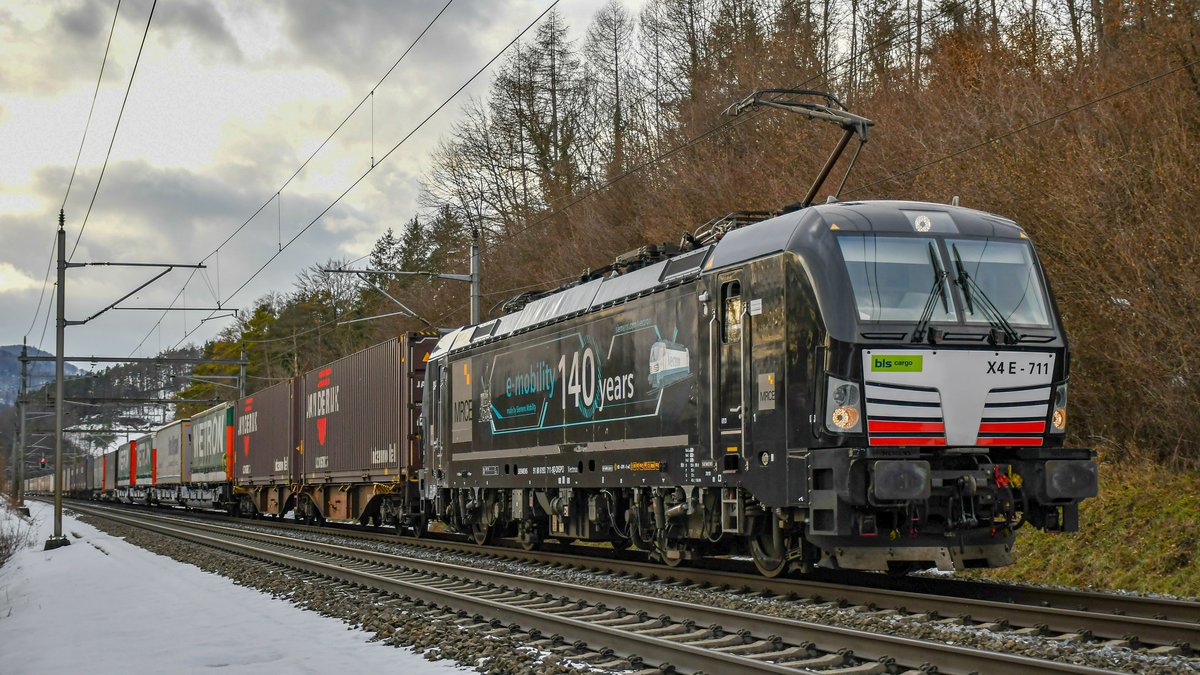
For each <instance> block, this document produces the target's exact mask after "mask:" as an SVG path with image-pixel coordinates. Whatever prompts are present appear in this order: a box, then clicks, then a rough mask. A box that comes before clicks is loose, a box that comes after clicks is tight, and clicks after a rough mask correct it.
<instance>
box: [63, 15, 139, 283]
mask: <svg viewBox="0 0 1200 675" xmlns="http://www.w3.org/2000/svg"><path fill="white" fill-rule="evenodd" d="M157 6H158V0H154V2H153V3H151V5H150V14H149V16H147V17H146V29H145V30H144V31H143V32H142V42H141V44H139V45H138V52H137V58H135V59H134V60H133V70H131V71H130V73H129V83H128V84H127V85H126V86H125V97H124V98H122V99H121V109H120V110H119V111H118V112H117V123H116V124H114V125H113V132H112V137H111V138H109V139H108V151H107V152H105V153H104V163H103V164H101V165H100V177H99V178H97V179H96V188H95V189H94V190H93V191H92V200H91V202H89V203H88V208H87V213H85V214H84V216H83V224H82V225H80V226H79V234H77V235H76V236H75V244H74V245H73V246H71V254H70V255H68V256H67V260H72V259H74V258H75V250H76V249H78V248H79V240H80V239H83V231H84V230H85V229H86V228H87V224H88V218H89V217H90V216H91V215H92V207H93V206H95V205H96V195H97V194H99V193H100V184H101V183H102V182H103V181H104V172H105V171H106V170H107V169H108V159H109V157H111V156H112V149H113V144H114V143H115V142H116V140H117V131H118V130H119V129H120V128H121V118H122V117H124V116H125V104H126V103H128V102H129V92H130V91H131V90H132V89H133V80H134V78H135V77H137V69H138V64H139V63H141V61H142V51H143V50H144V49H145V48H146V36H148V35H149V34H150V22H151V21H153V20H154V8H155V7H157ZM113 21H114V23H115V21H116V18H115V17H114V18H113Z"/></svg>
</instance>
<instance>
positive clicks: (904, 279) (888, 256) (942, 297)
mask: <svg viewBox="0 0 1200 675" xmlns="http://www.w3.org/2000/svg"><path fill="white" fill-rule="evenodd" d="M838 245H839V247H840V248H841V251H842V258H843V259H844V260H845V262H846V271H847V272H848V273H849V275H850V285H851V288H852V289H853V291H854V302H855V305H856V308H857V310H858V319H859V321H912V322H915V321H918V320H920V319H921V314H922V312H923V311H924V310H925V306H926V304H927V302H928V301H929V298H930V296H931V295H932V296H933V297H934V301H935V302H934V305H933V314H932V315H931V316H930V321H931V322H933V323H939V322H956V321H957V317H956V315H955V307H954V303H953V302H951V301H950V297H951V295H950V275H949V274H946V275H945V276H943V272H947V271H948V270H946V267H945V264H944V262H943V260H942V258H941V253H940V250H939V247H938V245H937V241H936V240H934V239H933V238H929V237H879V236H873V235H843V236H841V237H838ZM938 279H940V281H937V280H938ZM935 283H936V286H935Z"/></svg>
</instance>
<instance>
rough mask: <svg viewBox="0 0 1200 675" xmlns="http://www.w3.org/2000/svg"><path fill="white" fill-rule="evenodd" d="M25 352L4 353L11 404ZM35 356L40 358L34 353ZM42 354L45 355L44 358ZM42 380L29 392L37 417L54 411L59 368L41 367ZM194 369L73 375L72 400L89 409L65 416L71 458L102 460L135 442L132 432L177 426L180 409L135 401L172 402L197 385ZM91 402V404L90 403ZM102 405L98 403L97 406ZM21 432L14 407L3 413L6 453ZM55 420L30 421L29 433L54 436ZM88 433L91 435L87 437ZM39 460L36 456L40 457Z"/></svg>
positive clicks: (1, 441)
mask: <svg viewBox="0 0 1200 675" xmlns="http://www.w3.org/2000/svg"><path fill="white" fill-rule="evenodd" d="M20 353H21V347H20V346H19V345H18V346H16V347H12V346H5V347H0V377H2V378H3V379H2V380H0V381H2V382H3V383H4V387H5V396H6V399H5V400H6V401H8V402H11V401H12V400H13V399H14V398H15V396H16V392H17V391H18V387H19V386H20V373H21V370H20V365H21V364H20V362H19V361H18V360H17V357H18V356H19V355H20ZM30 353H31V354H32V353H34V352H33V350H30ZM38 353H39V354H40V353H42V352H38ZM198 353H199V350H197V349H195V348H184V349H180V350H174V351H168V352H164V353H163V354H161V356H163V357H167V358H170V357H195V356H197V355H198ZM33 365H37V366H38V369H37V379H36V380H35V382H34V383H33V386H31V387H30V390H29V398H30V405H31V412H33V413H37V412H47V411H50V410H52V409H53V391H52V389H53V386H52V385H53V382H54V364H53V363H37V364H30V366H31V368H32V366H33ZM191 373H192V366H191V365H190V364H183V363H164V364H157V363H127V364H117V365H113V366H110V367H108V368H104V369H101V370H97V371H95V372H89V371H85V370H82V369H78V368H73V367H69V368H68V369H67V374H68V378H67V382H66V397H65V398H66V400H68V401H82V402H84V403H86V405H68V406H67V407H66V408H65V410H64V425H65V427H66V428H67V429H70V430H73V431H71V432H70V433H69V434H68V435H67V437H66V441H67V448H66V453H67V456H68V457H75V456H78V455H81V454H96V453H98V452H100V451H102V450H105V449H111V448H112V447H113V446H114V444H119V443H121V442H122V441H124V440H125V439H126V438H128V437H129V434H127V433H125V430H130V432H129V433H136V432H134V431H132V430H139V429H152V428H154V427H156V426H160V425H162V424H165V423H167V422H169V421H171V420H172V419H173V418H174V416H175V404H174V403H145V402H143V403H138V402H136V401H135V400H129V399H165V400H168V401H169V400H171V399H172V398H173V397H174V396H175V394H177V393H178V392H179V391H180V390H181V389H183V388H184V387H186V386H187V385H188V384H189V382H190V381H191V378H190V376H191ZM89 399H91V401H89ZM98 399H99V400H101V401H102V402H97V400H98ZM17 426H18V421H17V411H16V410H15V409H13V408H11V407H5V408H3V409H2V410H0V448H8V447H10V444H11V443H12V442H13V439H12V434H13V430H14V429H16V428H17ZM52 429H53V418H50V417H43V418H40V419H35V418H33V417H31V418H30V421H29V433H30V434H31V435H33V434H37V433H39V432H43V433H44V432H49V431H51V430H52ZM84 430H87V431H86V432H84ZM35 454H36V453H35Z"/></svg>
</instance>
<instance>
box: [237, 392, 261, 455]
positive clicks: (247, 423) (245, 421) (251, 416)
mask: <svg viewBox="0 0 1200 675" xmlns="http://www.w3.org/2000/svg"><path fill="white" fill-rule="evenodd" d="M256 431H258V412H257V411H255V410H254V398H253V397H250V398H247V399H246V407H245V408H243V409H242V416H241V417H239V418H238V421H237V434H238V436H241V437H242V456H243V457H249V456H250V434H252V433H254V432H256Z"/></svg>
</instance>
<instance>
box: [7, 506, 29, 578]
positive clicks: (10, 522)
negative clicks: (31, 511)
mask: <svg viewBox="0 0 1200 675" xmlns="http://www.w3.org/2000/svg"><path fill="white" fill-rule="evenodd" d="M32 545H33V523H32V522H30V521H29V520H28V519H26V518H25V517H23V516H20V515H18V514H17V513H16V512H15V511H13V510H12V509H11V508H9V505H8V501H7V500H5V501H4V502H3V503H2V504H0V567H3V566H4V564H5V563H7V562H8V559H9V558H11V557H13V554H15V553H16V552H17V551H19V550H21V549H22V548H25V547H27V546H32Z"/></svg>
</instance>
